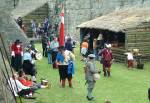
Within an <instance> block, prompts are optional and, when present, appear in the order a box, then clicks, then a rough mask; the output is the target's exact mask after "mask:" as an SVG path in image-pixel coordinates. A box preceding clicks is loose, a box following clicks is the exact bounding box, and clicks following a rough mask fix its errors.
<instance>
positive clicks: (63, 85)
mask: <svg viewBox="0 0 150 103" xmlns="http://www.w3.org/2000/svg"><path fill="white" fill-rule="evenodd" d="M65 81H66V79H63V80H62V87H63V88H65Z"/></svg>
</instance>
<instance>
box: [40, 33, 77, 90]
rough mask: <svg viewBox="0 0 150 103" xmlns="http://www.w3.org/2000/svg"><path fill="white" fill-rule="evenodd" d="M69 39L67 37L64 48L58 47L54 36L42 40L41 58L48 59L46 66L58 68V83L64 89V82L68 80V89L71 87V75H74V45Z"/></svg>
mask: <svg viewBox="0 0 150 103" xmlns="http://www.w3.org/2000/svg"><path fill="white" fill-rule="evenodd" d="M72 41H73V40H72V38H71V37H67V38H66V41H65V45H64V46H60V45H59V42H58V38H57V37H56V36H54V35H51V36H49V37H47V35H45V36H44V37H43V38H42V48H43V56H45V57H47V58H48V64H51V65H52V67H53V69H56V68H59V69H58V70H59V76H60V83H61V86H62V87H65V81H66V79H68V83H69V87H71V88H72V87H73V86H72V75H73V74H74V60H75V55H74V50H73V48H74V43H73V42H72Z"/></svg>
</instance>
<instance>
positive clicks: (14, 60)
mask: <svg viewBox="0 0 150 103" xmlns="http://www.w3.org/2000/svg"><path fill="white" fill-rule="evenodd" d="M10 49H11V66H12V68H13V69H14V71H15V73H14V74H13V75H12V77H11V78H10V79H9V80H8V83H9V85H11V87H12V88H13V93H14V95H15V96H18V95H19V96H24V97H26V98H34V97H33V93H34V91H35V90H36V89H38V88H45V87H46V86H44V85H42V84H37V82H36V73H37V71H36V67H35V61H36V60H37V58H36V53H37V52H38V51H37V50H36V49H35V45H34V41H30V43H29V44H28V46H27V47H26V48H25V50H23V46H22V44H21V42H20V40H19V39H17V40H16V41H15V42H14V43H12V44H11V47H10Z"/></svg>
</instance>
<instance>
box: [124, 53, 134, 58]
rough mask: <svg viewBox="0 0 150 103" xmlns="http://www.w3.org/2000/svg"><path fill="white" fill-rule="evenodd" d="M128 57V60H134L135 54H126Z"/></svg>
mask: <svg viewBox="0 0 150 103" xmlns="http://www.w3.org/2000/svg"><path fill="white" fill-rule="evenodd" d="M125 54H126V55H127V59H128V60H133V54H132V53H130V52H128V53H125Z"/></svg>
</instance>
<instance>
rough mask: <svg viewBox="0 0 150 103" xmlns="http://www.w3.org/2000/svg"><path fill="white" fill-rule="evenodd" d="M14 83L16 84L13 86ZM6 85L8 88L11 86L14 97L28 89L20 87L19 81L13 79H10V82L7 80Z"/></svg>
mask: <svg viewBox="0 0 150 103" xmlns="http://www.w3.org/2000/svg"><path fill="white" fill-rule="evenodd" d="M15 82H16V84H15ZM8 84H9V85H10V87H11V85H12V88H13V92H14V94H15V96H18V92H20V91H21V90H23V89H28V88H29V87H27V86H24V85H22V84H21V82H20V81H19V80H14V79H13V78H10V81H9V80H8ZM16 85H17V86H16ZM17 87H18V89H17Z"/></svg>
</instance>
